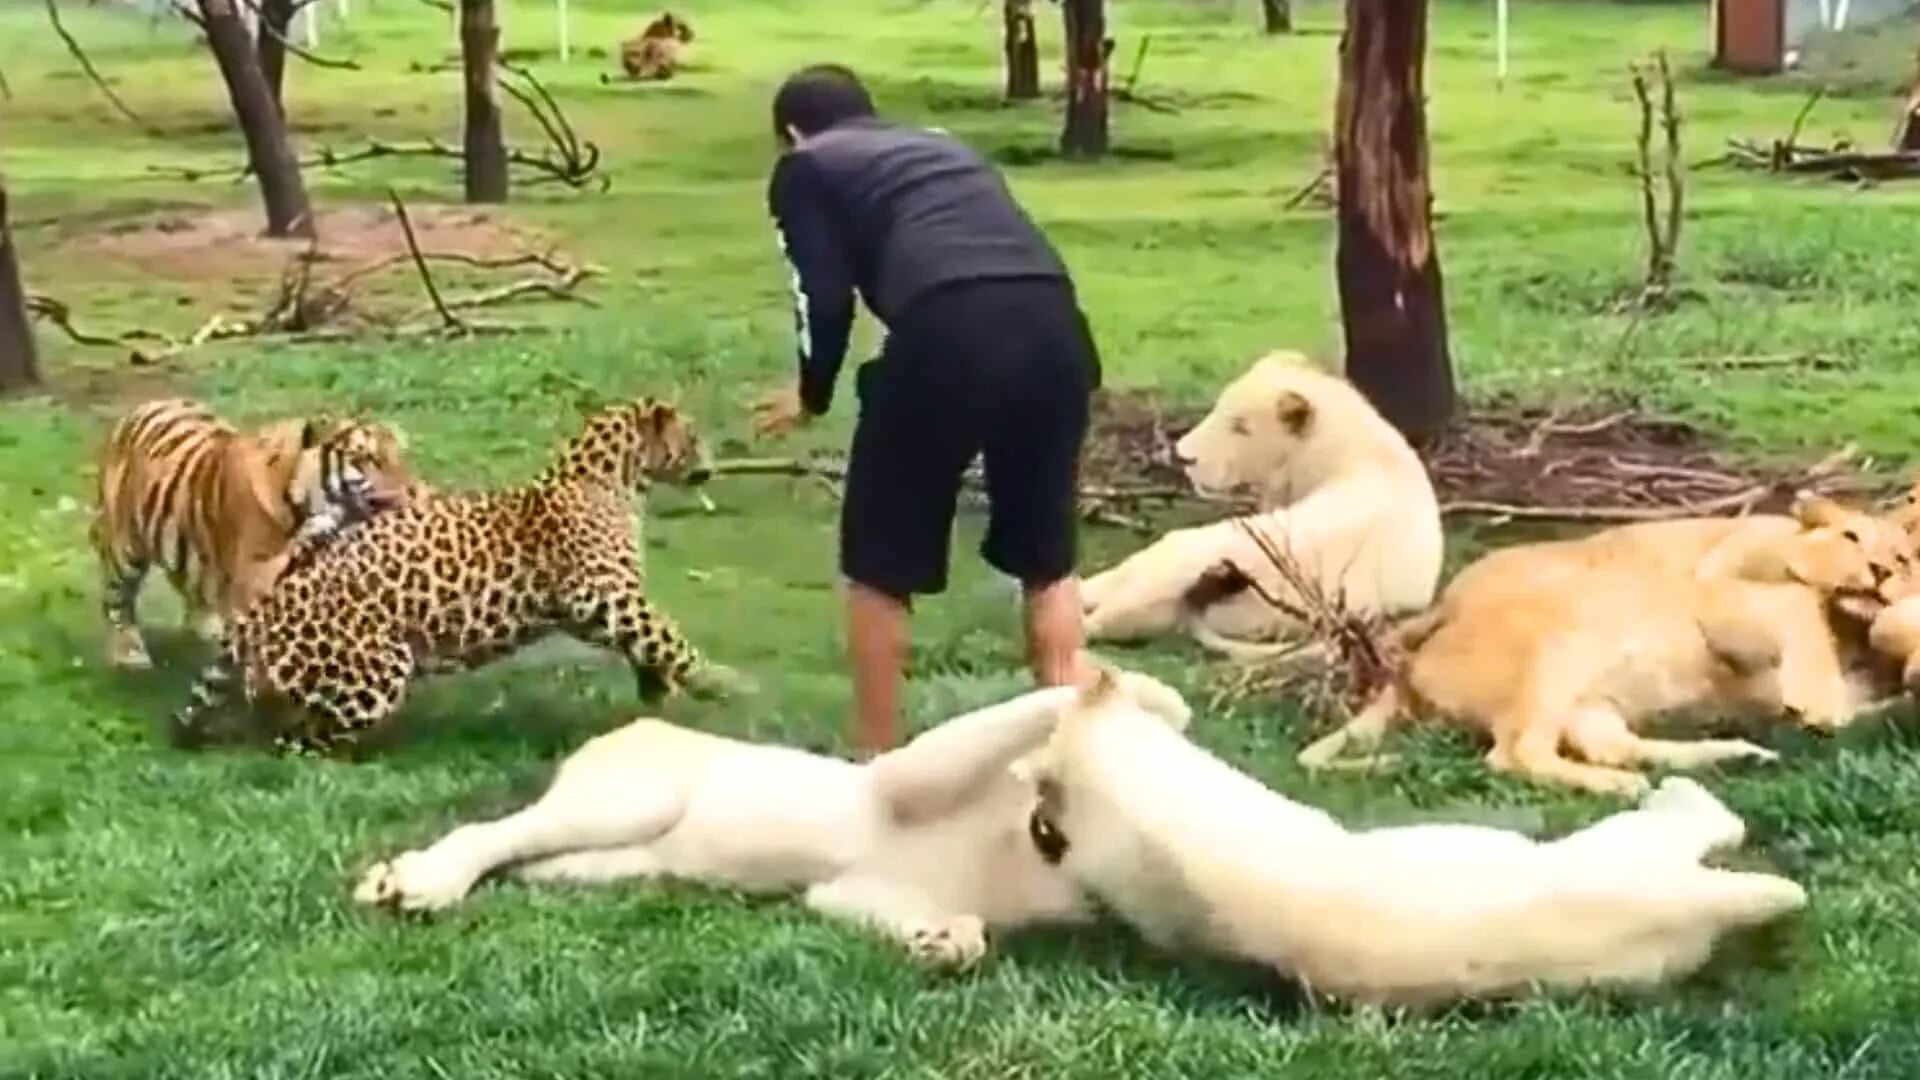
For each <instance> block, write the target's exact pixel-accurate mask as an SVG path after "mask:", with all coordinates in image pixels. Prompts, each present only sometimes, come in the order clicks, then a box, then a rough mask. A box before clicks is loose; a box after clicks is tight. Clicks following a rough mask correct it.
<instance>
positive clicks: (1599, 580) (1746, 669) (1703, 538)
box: [1300, 496, 1900, 796]
mask: <svg viewBox="0 0 1920 1080" xmlns="http://www.w3.org/2000/svg"><path fill="white" fill-rule="evenodd" d="M1899 543H1900V538H1899V537H1898V535H1897V530H1895V529H1893V528H1892V527H1891V526H1889V525H1888V524H1887V523H1885V522H1883V521H1880V520H1879V519H1876V518H1874V517H1872V516H1871V515H1868V514H1866V513H1864V512H1860V511H1855V510H1849V509H1847V508H1845V507H1842V506H1839V505H1838V504H1836V503H1833V502H1831V501H1829V500H1827V499H1824V498H1819V497H1813V496H1809V497H1803V498H1802V499H1801V500H1799V501H1798V503H1797V504H1796V506H1795V512H1794V516H1793V517H1782V516H1773V515H1765V516H1755V517H1749V518H1733V519H1719V518H1701V519H1691V520H1683V521H1671V522H1659V523H1649V524H1644V525H1631V526H1626V527H1623V528H1618V529H1611V530H1607V531H1605V532H1601V533H1598V534H1595V535H1593V536H1590V537H1587V538H1584V539H1581V540H1570V541H1559V542H1554V543H1545V544H1529V545H1522V546H1518V547H1514V548H1509V549H1506V550H1503V551H1498V552H1495V553H1493V554H1491V555H1488V556H1487V557H1486V558H1484V559H1482V560H1480V561H1479V562H1477V563H1475V564H1474V565H1472V566H1470V567H1468V568H1467V569H1466V570H1465V571H1463V572H1462V573H1461V574H1460V576H1459V577H1458V578H1456V579H1455V580H1454V581H1453V582H1452V583H1451V584H1449V585H1448V586H1447V588H1446V590H1445V591H1444V592H1443V593H1442V594H1441V597H1440V601H1439V603H1438V604H1437V605H1436V606H1435V607H1434V609H1433V610H1432V611H1430V612H1428V613H1427V614H1425V615H1422V616H1420V617H1418V618H1416V619H1413V620H1410V621H1409V622H1408V623H1406V624H1403V626H1402V627H1401V628H1400V629H1399V630H1397V631H1396V635H1397V637H1398V639H1399V643H1400V645H1401V646H1402V647H1403V648H1404V649H1406V650H1407V656H1406V659H1405V661H1404V662H1403V664H1402V668H1401V671H1400V677H1399V679H1398V682H1397V684H1396V685H1393V686H1390V687H1388V688H1387V689H1385V690H1383V691H1382V692H1381V693H1380V694H1379V695H1378V696H1377V697H1376V698H1375V699H1374V700H1373V701H1372V702H1370V703H1369V704H1368V705H1367V707H1366V708H1365V709H1364V710H1362V712H1361V713H1360V715H1359V716H1357V717H1355V718H1354V720H1353V721H1352V722H1351V723H1349V724H1348V725H1347V726H1346V727H1344V728H1342V729H1341V730H1339V731H1337V732H1335V733H1333V734H1332V735H1329V736H1327V737H1326V738H1324V739H1322V740H1320V741H1319V742H1317V743H1315V744H1314V745H1312V746H1310V747H1308V748H1307V749H1306V750H1304V751H1302V753H1301V754H1300V761H1301V763H1302V764H1304V765H1307V766H1309V767H1324V766H1330V765H1334V764H1338V762H1336V758H1338V757H1339V756H1340V755H1342V754H1343V753H1344V752H1347V751H1349V750H1363V749H1366V748H1369V747H1371V746H1372V745H1373V744H1375V743H1377V742H1378V741H1379V739H1380V737H1381V736H1382V735H1383V734H1384V733H1385V731H1386V730H1387V728H1388V727H1389V726H1390V725H1391V724H1392V723H1393V722H1395V721H1396V720H1398V719H1399V718H1400V717H1401V716H1402V714H1403V713H1404V712H1405V711H1406V709H1407V707H1408V706H1413V707H1416V708H1418V709H1420V710H1422V711H1430V712H1432V713H1436V714H1438V715H1440V716H1443V717H1446V718H1449V719H1451V720H1453V721H1455V722H1458V723H1462V724H1465V725H1468V726H1471V727H1474V728H1478V729H1480V730H1482V731H1485V732H1486V733H1487V734H1488V735H1489V736H1491V737H1492V739H1493V749H1492V751H1491V753H1489V754H1488V756H1487V762H1488V764H1489V765H1491V766H1492V767H1493V768H1495V769H1499V770H1501V771H1504V772H1513V773H1518V774H1521V775H1524V776H1528V777H1530V778H1533V779H1536V780H1542V781H1547V782H1551V783H1558V784H1565V785H1570V786H1573V787H1579V788H1584V789H1586V790H1589V791H1595V792H1601V793H1608V794H1615V795H1622V796H1637V795H1640V794H1642V793H1644V792H1645V791H1646V790H1647V788H1648V782H1647V780H1646V778H1645V777H1644V776H1642V775H1641V774H1640V773H1638V772H1636V771H1632V770H1633V769H1634V768H1635V767H1637V766H1643V765H1661V766H1665V767H1668V768H1676V769H1688V768H1696V767H1699V766H1703V765H1707V764H1711V763H1714V762H1719V761H1727V760H1732V759H1742V758H1744V759H1751V760H1759V761H1767V760H1772V759H1773V758H1774V757H1775V756H1776V755H1774V753H1773V752H1772V751H1770V750H1766V749H1764V748H1762V747H1760V746H1756V745H1754V744H1753V743H1750V742H1747V741H1745V740H1741V739H1703V740H1698V741H1691V742H1682V741H1673V740H1667V739H1654V738H1647V737H1645V736H1642V735H1640V734H1639V733H1638V729H1639V728H1640V727H1641V726H1642V725H1643V724H1645V723H1646V722H1647V721H1648V720H1650V719H1652V718H1653V717H1655V716H1657V715H1659V714H1662V713H1668V712H1674V711H1680V710H1712V711H1715V712H1721V713H1734V714H1755V715H1777V714H1778V713H1780V712H1781V711H1782V710H1786V711H1789V712H1792V713H1794V714H1797V715H1798V717H1799V718H1800V720H1801V721H1802V722H1803V723H1805V724H1807V725H1809V726H1813V727H1820V728H1827V729H1831V728H1833V727H1836V726H1838V725H1840V724H1843V723H1845V722H1846V721H1847V720H1848V719H1850V718H1851V717H1852V716H1853V715H1855V714H1856V713H1857V712H1858V711H1859V710H1860V709H1862V708H1863V707H1865V706H1866V705H1868V704H1870V703H1871V702H1872V701H1873V699H1874V697H1875V693H1876V687H1875V686H1874V685H1873V680H1872V679H1871V678H1869V677H1867V675H1866V674H1865V673H1863V672H1862V671H1860V670H1858V665H1857V664H1856V663H1855V662H1854V661H1855V659H1856V657H1855V655H1854V650H1853V649H1852V648H1851V647H1850V646H1849V645H1848V644H1847V643H1845V642H1843V641H1842V640H1841V639H1840V638H1839V637H1838V636H1837V635H1836V634H1835V631H1834V627H1833V625H1832V623H1831V621H1830V619H1829V617H1828V610H1827V608H1828V603H1829V601H1830V600H1831V599H1833V598H1834V597H1836V596H1849V595H1854V596H1858V595H1870V594H1872V593H1873V592H1874V591H1875V590H1876V588H1878V587H1880V586H1881V585H1882V584H1883V583H1884V581H1885V578H1886V575H1887V570H1886V569H1885V567H1886V566H1888V565H1889V564H1890V562H1891V559H1892V557H1893V556H1892V554H1891V552H1893V551H1894V550H1895V549H1897V547H1898V545H1899ZM1568 750H1571V751H1573V753H1574V754H1576V755H1578V758H1580V759H1582V760H1575V759H1573V758H1570V757H1567V756H1566V751H1568Z"/></svg>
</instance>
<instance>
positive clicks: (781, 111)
mask: <svg viewBox="0 0 1920 1080" xmlns="http://www.w3.org/2000/svg"><path fill="white" fill-rule="evenodd" d="M872 115H874V109H873V98H872V97H871V96H869V95H868V94H867V88H866V87H865V86H863V85H861V83H860V76H858V75H855V74H854V73H853V72H852V71H851V70H850V69H848V68H844V67H841V66H840V65H839V64H814V65H811V66H809V67H804V68H801V69H800V70H799V71H796V72H794V73H793V74H791V75H789V76H787V81H786V82H783V83H781V84H780V89H779V91H778V92H776V93H775V94H774V95H773V133H774V134H775V135H778V136H779V137H780V138H782V139H786V138H789V137H790V136H789V134H788V132H787V129H788V128H789V127H792V128H793V129H794V130H795V131H798V132H799V133H800V134H802V135H818V134H819V133H820V132H822V131H825V130H827V129H828V128H830V127H832V126H834V125H835V124H839V123H843V122H845V121H848V120H856V119H859V118H861V117H866V116H872Z"/></svg>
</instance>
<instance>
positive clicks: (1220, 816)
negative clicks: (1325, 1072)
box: [1029, 675, 1806, 1006]
mask: <svg viewBox="0 0 1920 1080" xmlns="http://www.w3.org/2000/svg"><path fill="white" fill-rule="evenodd" d="M1033 771H1034V775H1035V779H1036V786H1037V790H1038V792H1039V796H1040V803H1039V806H1038V807H1037V808H1036V809H1035V811H1034V825H1033V827H1032V829H1030V830H1029V831H1030V834H1031V835H1032V837H1033V839H1034V845H1035V847H1036V849H1037V850H1039V851H1040V853H1041V855H1042V856H1044V857H1046V858H1049V859H1052V860H1054V861H1056V862H1058V863H1059V865H1060V867H1061V868H1062V869H1064V870H1065V871H1066V872H1067V875H1068V876H1069V877H1070V878H1072V879H1073V880H1074V881H1076V882H1078V883H1079V884H1080V885H1081V886H1083V887H1084V888H1086V889H1087V890H1088V891H1089V892H1090V893H1092V894H1093V895H1094V896H1095V897H1097V898H1098V899H1099V900H1101V901H1103V902H1104V903H1105V904H1106V905H1107V906H1108V907H1109V908H1111V909H1112V910H1113V911H1114V912H1115V913H1116V914H1118V915H1119V916H1120V917H1121V918H1123V919H1125V920H1126V921H1127V922H1129V923H1131V924H1133V925H1134V926H1135V927H1136V928H1138V929H1139V930H1140V932H1141V933H1142V934H1143V935H1145V936H1146V937H1147V939H1148V940H1149V941H1152V942H1153V943H1155V944H1157V945H1159V946H1161V947H1163V948H1168V949H1173V950H1179V951H1187V950H1197V951H1201V952H1207V953H1214V954H1219V955H1223V956H1226V957H1229V958H1233V959H1238V960H1244V961H1249V962H1252V963H1256V964H1261V965H1264V966H1267V967H1270V968H1272V969H1273V970H1274V971H1276V972H1278V973H1280V974H1282V975H1286V976H1291V977H1294V978H1297V979H1299V980H1301V981H1302V982H1304V983H1305V984H1306V985H1307V986H1308V987H1309V988H1311V989H1312V990H1314V991H1316V992H1320V993H1325V994H1328V995H1330V996H1332V997H1335V998H1340V999H1345V1000H1350V1001H1355V1002H1362V1003H1368V1004H1378V1005H1409V1006H1415V1005H1430V1004H1440V1003H1444V1002H1447V1001H1450V1000H1454V999H1459V998H1477V997H1489V996H1504V995H1508V994H1516V993H1522V992H1527V991H1531V990H1536V989H1543V988H1545V989H1571V988H1577V987H1582V986H1590V985H1620V986H1649V985H1654V984H1658V983H1661V982H1665V981H1667V980H1670V979H1674V978H1678V977H1680V976H1683V975H1686V974H1688V973H1690V972H1692V971H1694V970H1696V969H1697V968H1699V967H1700V966H1701V965H1702V964H1703V963H1704V962H1705V961H1706V960H1707V958H1708V956H1709V954H1710V953H1711V951H1712V949H1713V947H1714V945H1715V944H1716V943H1717V942H1718V941H1719V940H1720V939H1721V938H1722V937H1723V936H1725V935H1726V934H1728V933H1730V932H1732V931H1734V930H1738V929H1741V928H1745V927H1753V926H1758V925H1760V924H1763V923H1767V922H1769V921H1772V920H1774V919H1776V918H1779V917H1781V916H1783V915H1786V914H1788V913H1790V912H1793V911H1795V910H1798V909H1799V908H1800V907H1802V906H1803V905H1804V904H1805V903H1806V894H1805V893H1804V892H1803V891H1802V890H1801V888H1800V886H1798V885H1796V884H1794V883H1793V882H1791V881H1788V880H1787V879H1785V878H1781V877H1775V876H1773V875H1770V874H1755V873H1742V872H1738V871H1732V870H1718V869H1714V868H1712V867H1709V866H1704V865H1702V863H1701V860H1702V858H1703V857H1704V856H1706V855H1707V854H1709V853H1711V852H1714V851H1717V850H1721V849H1725V848H1731V847H1733V846H1735V845H1737V844H1739V843H1740V842H1741V840H1742V839H1743V838H1744V836H1745V832H1746V827H1745V825H1744V823H1742V822H1741V820H1740V819H1739V818H1738V817H1737V816H1735V815H1734V814H1733V812H1732V811H1730V810H1728V809H1727V808H1726V807H1725V806H1723V805H1721V803H1720V802H1719V801H1718V800H1716V799H1715V798H1714V797H1713V796H1712V795H1710V794H1708V793H1707V791H1706V790H1705V789H1704V788H1702V787H1700V785H1698V784H1696V783H1695V782H1693V781H1692V780H1689V779H1684V778H1675V779H1670V780H1667V781H1666V782H1665V783H1663V784H1662V785H1661V786H1660V787H1659V788H1658V789H1656V790H1655V791H1654V792H1653V793H1652V794H1651V795H1649V796H1648V797H1647V799H1646V801H1645V803H1644V804H1643V805H1642V806H1641V807H1640V808H1639V809H1637V810H1629V811H1623V812H1620V813H1615V814H1612V815H1609V816H1608V817H1605V818H1602V819H1601V820H1600V821H1598V822H1597V823H1595V824H1593V825H1590V826H1588V827H1587V828H1585V829H1582V830H1580V831H1579V832H1576V833H1573V834H1572V835H1570V836H1566V837H1563V838H1561V839H1559V840H1555V841H1552V842H1548V843H1541V842H1537V841H1535V840H1532V839H1530V838H1528V837H1526V836H1524V835H1521V834H1520V833H1517V832H1512V831H1509V830H1506V829H1496V828H1489V827H1486V826H1479V825H1465V824H1431V825H1411V826H1405V827H1400V828H1383V829H1371V830H1350V829H1348V828H1346V827H1344V826H1342V825H1341V824H1340V823H1339V822H1337V821H1335V820H1334V819H1333V818H1332V817H1330V816H1329V815H1327V814H1325V813H1323V812H1321V811H1320V810H1318V809H1315V808H1314V807H1311V806H1305V805H1302V804H1300V803H1297V802H1294V801H1292V800H1290V799H1288V798H1286V797H1285V796H1282V795H1280V794H1278V793H1276V792H1273V791H1270V790H1268V789H1267V788H1266V787H1264V786H1263V785H1261V784H1260V783H1259V782H1258V781H1256V780H1254V779H1253V778H1251V777H1249V776H1247V775H1245V774H1244V773H1241V772H1239V771H1238V770H1236V769H1234V768H1233V767H1232V766H1230V765H1228V764H1226V763H1225V762H1223V761H1221V760H1219V759H1218V758H1216V757H1214V756H1213V755H1211V754H1209V753H1207V752H1206V751H1205V750H1203V749H1201V748H1200V747H1198V746H1196V745H1194V744H1193V743H1192V742H1190V741H1188V739H1187V738H1186V737H1185V736H1184V735H1183V734H1181V733H1180V732H1179V731H1176V730H1175V729H1174V728H1172V727H1170V726H1168V725H1167V724H1165V723H1162V722H1160V721H1158V720H1155V719H1154V718H1153V717H1152V716H1150V715H1148V714H1147V713H1145V712H1144V711H1142V710H1141V709H1140V708H1139V707H1138V706H1137V705H1135V704H1134V703H1133V702H1132V701H1131V700H1129V698H1128V696H1127V695H1126V694H1125V693H1122V692H1119V690H1118V687H1117V686H1116V685H1115V684H1114V683H1113V682H1112V681H1111V676H1110V675H1109V677H1108V681H1107V682H1106V683H1105V685H1104V687H1101V686H1096V687H1095V688H1094V689H1093V690H1092V691H1090V692H1089V693H1088V694H1087V695H1086V696H1084V697H1083V698H1082V699H1081V701H1080V702H1079V704H1078V706H1077V707H1076V708H1074V709H1073V710H1071V711H1070V712H1068V714H1067V715H1066V716H1064V717H1062V718H1061V720H1060V724H1059V730H1058V733H1057V734H1056V735H1055V737H1054V741H1053V742H1052V743H1051V744H1050V745H1049V746H1048V747H1047V749H1046V751H1044V752H1043V753H1042V754H1041V755H1040V756H1039V758H1038V759H1037V760H1036V761H1035V762H1034V763H1033Z"/></svg>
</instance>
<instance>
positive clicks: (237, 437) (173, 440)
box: [88, 398, 427, 669]
mask: <svg viewBox="0 0 1920 1080" xmlns="http://www.w3.org/2000/svg"><path fill="white" fill-rule="evenodd" d="M404 449H405V443H404V440H403V437H402V436H401V434H400V433H399V432H398V431H397V430H396V429H394V428H392V427H390V426H388V425H385V424H379V423H370V422H359V421H350V420H344V419H340V418H335V417H331V416H319V417H313V418H306V419H300V418H295V419H285V420H278V421H275V422H273V423H269V424H266V425H265V426H263V427H261V428H259V429H258V430H256V431H252V432H242V431H240V430H239V429H237V428H235V427H234V426H233V425H232V424H230V423H227V422H226V421H224V420H222V419H220V418H219V417H218V416H217V415H215V413H214V412H213V410H212V409H210V408H208V407H207V406H206V405H204V404H201V403H200V402H197V401H191V400H187V399H184V398H166V399H161V400H156V401H149V402H146V403H144V404H142V405H138V406H136V407H135V408H133V409H132V410H131V411H130V412H128V413H127V414H126V415H125V416H123V417H121V418H120V420H119V421H118V422H117V423H116V424H115V425H114V426H113V429H112V431H111V432H110V433H109V434H108V436H107V439H106V442H105V443H104V445H103V446H102V448H101V451H100V455H99V486H98V497H97V499H96V503H95V511H94V516H93V522H92V525H91V527H90V529H89V534H88V535H89V539H90V540H91V542H92V545H93V549H94V552H95V554H96V555H98V556H99V561H100V575H101V613H102V615H103V616H104V620H105V623H106V627H107V645H106V652H107V662H108V663H109V664H110V665H112V666H114V667H118V668H127V669H142V668H150V667H152V666H153V661H152V658H151V656H150V654H149V653H148V651H147V645H146V641H145V639H144V638H143V637H142V635H141V632H140V626H139V621H138V618H137V615H136V607H137V604H138V600H139V596H140V589H141V586H142V584H143V583H144V582H145V581H146V577H147V572H148V570H149V569H151V568H152V567H153V566H155V565H158V566H159V567H160V568H161V569H163V570H164V571H165V572H166V575H167V577H168V579H169V581H170V582H171V584H172V585H173V588H174V590H175V591H176V592H178V593H179V594H180V597H181V599H182V600H183V601H184V602H185V604H186V622H187V625H188V626H190V627H192V628H193V629H194V630H196V631H197V632H198V633H199V635H200V636H201V637H202V638H204V639H206V640H207V641H209V642H215V641H218V640H219V639H220V636H221V632H222V628H223V627H224V625H225V623H226V621H227V620H228V619H230V618H231V617H232V616H233V615H234V614H236V613H238V612H240V611H244V610H245V609H246V608H247V607H248V606H249V605H250V604H251V603H252V602H253V601H254V600H255V599H257V598H258V597H259V596H260V595H261V594H262V593H264V592H265V591H266V590H267V589H268V588H269V587H271V585H272V584H273V582H274V581H275V580H276V579H277V578H278V577H279V576H280V574H281V572H282V571H283V570H284V569H285V566H286V560H287V558H288V556H289V554H290V549H291V545H292V541H293V540H294V539H295V537H296V536H305V537H307V538H308V543H309V544H310V545H311V544H315V543H320V542H323V541H324V539H325V536H326V535H327V534H328V533H330V532H331V531H333V530H335V529H338V528H340V527H342V526H344V525H346V524H349V523H352V522H355V521H359V520H361V519H364V518H367V517H370V516H371V515H373V514H374V513H376V512H379V511H381V510H385V509H388V508H391V507H395V506H399V505H404V504H406V503H408V502H410V501H413V500H414V499H416V498H421V497H424V496H425V495H426V494H427V489H426V488H425V487H424V486H422V485H420V484H418V483H416V482H415V480H414V479H413V476H412V473H411V471H410V470H409V469H408V467H407V464H406V462H405V460H404Z"/></svg>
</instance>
